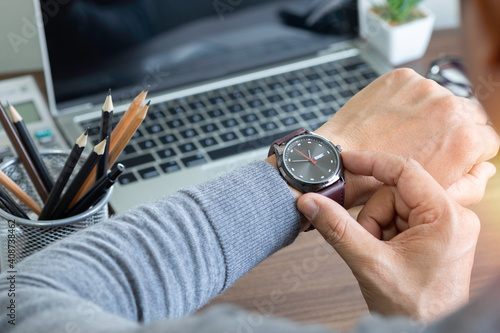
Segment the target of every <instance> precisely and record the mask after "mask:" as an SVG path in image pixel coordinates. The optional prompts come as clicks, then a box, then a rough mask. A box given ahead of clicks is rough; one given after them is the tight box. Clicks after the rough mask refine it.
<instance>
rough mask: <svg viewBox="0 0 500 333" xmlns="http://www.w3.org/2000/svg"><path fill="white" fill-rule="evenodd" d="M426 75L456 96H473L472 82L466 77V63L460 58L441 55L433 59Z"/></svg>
mask: <svg viewBox="0 0 500 333" xmlns="http://www.w3.org/2000/svg"><path fill="white" fill-rule="evenodd" d="M426 76H427V78H428V79H432V80H434V81H436V82H437V83H439V84H440V85H442V86H443V87H445V88H447V89H449V90H450V91H451V92H452V93H454V94H455V95H457V96H460V97H466V98H475V97H474V91H473V89H472V84H471V83H470V81H469V79H468V78H467V65H466V64H465V62H464V61H463V60H462V59H460V58H457V57H443V58H440V59H438V60H436V61H434V62H433V63H432V64H431V66H430V68H429V71H428V72H427V75H426Z"/></svg>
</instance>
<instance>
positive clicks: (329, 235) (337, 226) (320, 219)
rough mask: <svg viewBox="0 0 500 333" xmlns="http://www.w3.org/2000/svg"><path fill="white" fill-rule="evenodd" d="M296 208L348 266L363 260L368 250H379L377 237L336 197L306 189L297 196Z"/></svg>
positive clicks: (368, 253) (368, 252) (375, 251)
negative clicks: (334, 199)
mask: <svg viewBox="0 0 500 333" xmlns="http://www.w3.org/2000/svg"><path fill="white" fill-rule="evenodd" d="M297 208H298V209H299V211H300V212H301V213H302V214H304V215H305V216H306V217H307V218H308V219H309V220H310V221H311V223H312V224H313V225H314V227H315V228H316V229H317V230H318V231H319V232H320V233H321V235H322V236H323V237H324V238H325V239H326V241H327V242H328V243H330V245H332V247H333V248H334V249H335V250H336V251H337V252H338V253H339V255H340V256H341V257H342V258H343V259H344V260H345V261H346V263H347V264H348V265H349V266H351V265H355V264H356V263H359V262H362V261H363V258H368V256H369V255H370V254H373V253H380V251H381V250H380V249H379V246H380V244H379V242H378V240H377V239H376V238H374V237H373V236H372V235H371V234H370V233H368V232H367V231H366V230H365V229H364V228H363V227H362V226H361V225H359V224H358V223H357V222H356V220H354V219H353V218H352V217H351V215H349V213H348V212H347V210H345V209H344V208H343V207H342V206H340V205H339V204H338V203H336V202H335V201H333V200H331V199H329V198H327V197H324V196H322V195H319V194H316V193H307V194H305V195H303V196H302V197H300V198H299V200H298V201H297ZM351 269H352V266H351Z"/></svg>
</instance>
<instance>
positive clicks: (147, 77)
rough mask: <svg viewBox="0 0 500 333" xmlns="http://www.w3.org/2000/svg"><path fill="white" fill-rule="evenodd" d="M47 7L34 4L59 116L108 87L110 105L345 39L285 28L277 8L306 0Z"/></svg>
mask: <svg viewBox="0 0 500 333" xmlns="http://www.w3.org/2000/svg"><path fill="white" fill-rule="evenodd" d="M315 2H316V3H318V2H321V1H315ZM323 2H324V1H323ZM53 3H54V1H47V0H40V5H41V6H40V8H41V11H42V14H43V17H44V31H45V39H46V46H47V52H48V55H47V56H48V62H49V63H50V68H51V73H50V74H51V78H52V83H53V92H54V97H55V102H56V107H57V109H59V110H61V109H65V108H69V107H73V106H76V105H81V104H86V105H88V104H89V103H91V104H93V105H100V104H101V103H102V96H103V93H105V92H106V91H107V89H108V88H112V89H113V99H114V100H115V101H117V102H120V101H127V100H131V99H132V98H133V97H135V96H136V95H137V94H138V93H139V92H140V91H141V90H142V89H144V87H146V86H148V85H149V86H150V92H151V94H152V95H154V94H155V92H157V93H160V92H164V91H167V90H171V89H174V88H178V87H182V86H186V85H189V84H193V83H195V82H202V81H209V80H214V79H217V78H220V77H224V76H228V75H232V74H234V73H238V72H242V71H247V70H250V69H252V68H256V67H263V66H269V65H271V64H274V63H277V62H282V61H284V60H287V59H291V58H298V57H301V56H302V57H304V56H306V55H308V54H313V53H315V52H318V51H319V50H322V49H324V48H326V47H327V46H328V45H330V44H332V43H333V42H335V41H338V40H343V39H345V37H338V36H334V35H332V34H320V33H317V32H312V31H310V30H307V29H303V28H297V27H292V26H291V25H290V24H285V23H284V21H283V17H282V15H280V13H281V12H282V11H283V10H288V11H291V12H293V11H294V10H295V11H298V12H300V10H304V11H307V10H309V8H308V6H309V7H310V5H311V3H313V1H310V0H298V1H284V0H274V1H270V0H215V1H214V0H183V1H167V0H71V1H64V3H65V4H58V5H57V8H54V6H53ZM51 6H52V7H51ZM291 6H295V7H291ZM301 6H302V7H301ZM55 9H57V10H55ZM51 14H52V15H51Z"/></svg>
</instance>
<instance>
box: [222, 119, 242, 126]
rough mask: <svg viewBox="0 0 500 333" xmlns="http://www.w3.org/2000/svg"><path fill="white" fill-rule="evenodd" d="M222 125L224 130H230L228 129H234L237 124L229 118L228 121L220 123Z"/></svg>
mask: <svg viewBox="0 0 500 333" xmlns="http://www.w3.org/2000/svg"><path fill="white" fill-rule="evenodd" d="M222 125H224V127H226V128H230V127H234V126H236V125H238V122H237V121H236V119H234V118H229V119H226V120H224V121H222Z"/></svg>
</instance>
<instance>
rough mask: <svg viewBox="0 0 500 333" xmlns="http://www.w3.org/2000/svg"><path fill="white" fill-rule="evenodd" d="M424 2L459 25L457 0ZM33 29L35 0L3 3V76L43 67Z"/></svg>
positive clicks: (441, 22) (445, 23) (444, 21)
mask: <svg viewBox="0 0 500 333" xmlns="http://www.w3.org/2000/svg"><path fill="white" fill-rule="evenodd" d="M168 1H171V0H168ZM360 1H369V2H373V1H374V0H360ZM424 3H425V5H426V6H428V7H429V8H430V9H431V10H432V11H434V12H435V13H436V16H437V19H436V24H435V25H436V28H437V29H443V28H451V27H456V26H458V25H459V22H460V12H459V1H458V0H424ZM34 26H35V25H34V9H33V0H0V45H1V47H0V74H1V73H15V72H26V71H33V70H39V69H41V68H42V60H41V55H40V48H39V40H38V35H37V33H36V32H35V31H34Z"/></svg>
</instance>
